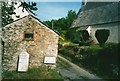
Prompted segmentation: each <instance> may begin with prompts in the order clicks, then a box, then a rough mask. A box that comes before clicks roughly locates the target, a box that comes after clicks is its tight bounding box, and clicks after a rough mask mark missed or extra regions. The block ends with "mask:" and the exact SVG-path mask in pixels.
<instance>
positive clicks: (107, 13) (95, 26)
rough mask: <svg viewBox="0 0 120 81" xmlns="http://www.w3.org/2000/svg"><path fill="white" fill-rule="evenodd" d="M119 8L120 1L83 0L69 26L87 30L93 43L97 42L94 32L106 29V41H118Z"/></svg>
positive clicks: (119, 38)
mask: <svg viewBox="0 0 120 81" xmlns="http://www.w3.org/2000/svg"><path fill="white" fill-rule="evenodd" d="M119 10H120V2H87V0H85V2H83V5H82V8H81V9H80V11H79V13H78V17H77V18H76V19H75V20H74V21H73V23H72V25H71V28H76V30H77V31H85V30H86V31H88V34H89V36H91V39H93V40H94V41H95V43H97V39H96V37H95V32H96V31H97V30H101V29H107V30H109V31H110V35H109V37H108V40H107V42H110V43H120V35H119V33H120V27H119V26H120V12H119ZM101 38H102V37H101Z"/></svg>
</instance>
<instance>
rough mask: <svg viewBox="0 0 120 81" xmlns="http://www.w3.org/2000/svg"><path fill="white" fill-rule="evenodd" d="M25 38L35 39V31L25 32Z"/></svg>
mask: <svg viewBox="0 0 120 81" xmlns="http://www.w3.org/2000/svg"><path fill="white" fill-rule="evenodd" d="M24 39H25V40H33V39H34V35H33V33H25V34H24Z"/></svg>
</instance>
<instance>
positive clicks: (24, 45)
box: [2, 15, 58, 71]
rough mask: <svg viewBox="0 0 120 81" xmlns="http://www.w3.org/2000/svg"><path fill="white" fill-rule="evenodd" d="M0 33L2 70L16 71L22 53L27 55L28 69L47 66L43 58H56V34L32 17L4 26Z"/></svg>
mask: <svg viewBox="0 0 120 81" xmlns="http://www.w3.org/2000/svg"><path fill="white" fill-rule="evenodd" d="M2 32H3V36H2V41H3V55H2V59H3V62H2V64H3V70H8V71H9V70H16V69H17V66H18V60H19V59H18V58H19V57H18V56H19V55H20V54H21V53H23V52H27V53H28V54H29V68H33V67H39V66H41V65H47V64H45V63H44V59H45V57H55V58H56V57H57V53H58V34H57V33H55V32H54V31H53V30H51V29H49V28H48V27H46V26H45V25H43V24H42V23H41V22H40V21H39V20H38V19H37V18H35V17H34V16H32V15H28V16H25V17H23V18H21V19H18V20H16V21H14V22H13V23H10V24H8V25H6V26H5V27H3V28H2ZM55 61H56V60H55ZM48 65H49V66H55V64H48Z"/></svg>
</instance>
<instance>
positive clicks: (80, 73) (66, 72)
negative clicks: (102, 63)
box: [57, 55, 103, 81]
mask: <svg viewBox="0 0 120 81" xmlns="http://www.w3.org/2000/svg"><path fill="white" fill-rule="evenodd" d="M58 58H59V59H60V60H62V61H63V62H65V63H66V64H64V65H66V66H68V67H63V66H60V65H59V63H58V64H57V70H58V71H59V72H60V73H61V75H62V76H63V78H64V79H69V80H68V81H70V80H71V79H76V80H77V79H78V81H79V80H80V79H82V81H86V80H88V79H99V81H103V80H102V79H101V78H99V77H97V76H95V75H93V74H90V73H89V72H87V71H85V70H84V69H82V68H80V67H79V66H77V65H75V64H73V63H72V62H70V61H68V60H67V59H65V58H63V57H61V56H59V55H58Z"/></svg>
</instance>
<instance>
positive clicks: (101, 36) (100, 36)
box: [95, 29, 110, 46]
mask: <svg viewBox="0 0 120 81" xmlns="http://www.w3.org/2000/svg"><path fill="white" fill-rule="evenodd" d="M109 34H110V31H109V30H106V29H103V30H97V31H96V33H95V37H96V38H97V40H98V42H99V44H100V46H103V45H104V44H105V42H106V41H107V39H108V36H109Z"/></svg>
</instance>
